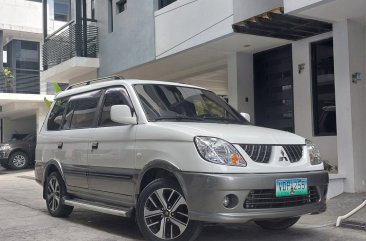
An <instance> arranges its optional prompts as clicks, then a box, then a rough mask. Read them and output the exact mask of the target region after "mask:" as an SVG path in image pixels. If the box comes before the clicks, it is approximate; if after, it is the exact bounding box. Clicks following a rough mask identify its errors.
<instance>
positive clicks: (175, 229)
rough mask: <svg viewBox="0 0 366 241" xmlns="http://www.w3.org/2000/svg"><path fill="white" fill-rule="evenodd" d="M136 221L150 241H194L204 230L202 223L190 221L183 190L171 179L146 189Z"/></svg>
mask: <svg viewBox="0 0 366 241" xmlns="http://www.w3.org/2000/svg"><path fill="white" fill-rule="evenodd" d="M159 198H160V199H159ZM161 198H162V199H163V201H160V200H161ZM151 200H152V201H151ZM164 206H166V208H165V207H164ZM145 207H146V209H145ZM136 220H137V224H138V226H139V228H140V231H141V233H142V235H143V236H144V237H145V238H146V240H149V241H163V240H171V241H193V240H195V239H196V238H197V237H198V235H199V233H200V231H201V227H202V224H201V222H198V221H193V220H189V217H188V207H187V204H186V201H185V198H184V195H183V192H182V189H181V188H180V186H179V184H177V182H176V181H175V180H174V179H170V178H161V179H157V180H155V181H153V182H151V183H150V184H149V185H147V186H146V187H145V188H144V190H143V191H142V192H141V194H140V196H139V198H138V200H137V207H136ZM154 223H155V224H154ZM148 224H149V225H150V226H148ZM162 227H164V228H163V231H162V232H161V229H162Z"/></svg>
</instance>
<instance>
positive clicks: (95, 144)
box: [92, 142, 99, 150]
mask: <svg viewBox="0 0 366 241" xmlns="http://www.w3.org/2000/svg"><path fill="white" fill-rule="evenodd" d="M98 146H99V143H98V142H93V143H92V150H96V149H98Z"/></svg>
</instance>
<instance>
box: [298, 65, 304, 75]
mask: <svg viewBox="0 0 366 241" xmlns="http://www.w3.org/2000/svg"><path fill="white" fill-rule="evenodd" d="M304 69H305V64H304V63H302V64H299V65H298V71H299V74H301V73H302V71H303V70H304Z"/></svg>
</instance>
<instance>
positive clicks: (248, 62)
mask: <svg viewBox="0 0 366 241" xmlns="http://www.w3.org/2000/svg"><path fill="white" fill-rule="evenodd" d="M253 78H254V77H253V55H252V54H245V53H235V54H233V55H231V56H230V57H229V58H228V90H229V103H230V105H232V106H233V107H234V108H235V109H237V110H239V112H245V113H248V114H250V116H251V122H252V123H255V120H254V85H253V82H254V81H253ZM246 98H248V102H247V101H246Z"/></svg>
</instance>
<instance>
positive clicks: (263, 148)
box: [240, 144, 272, 163]
mask: <svg viewBox="0 0 366 241" xmlns="http://www.w3.org/2000/svg"><path fill="white" fill-rule="evenodd" d="M240 147H241V148H243V150H244V151H245V152H246V153H247V154H248V156H249V157H250V158H251V159H252V160H253V161H255V162H260V163H268V162H269V159H270V157H271V153H272V145H254V144H250V145H249V144H242V145H240Z"/></svg>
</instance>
